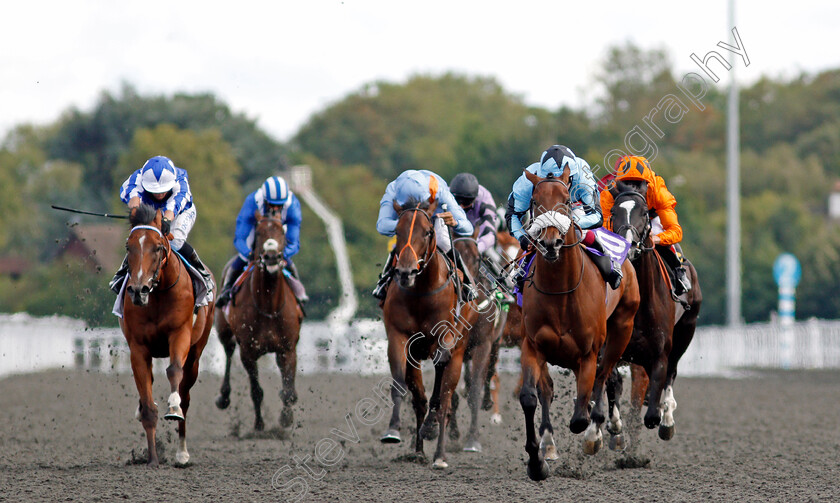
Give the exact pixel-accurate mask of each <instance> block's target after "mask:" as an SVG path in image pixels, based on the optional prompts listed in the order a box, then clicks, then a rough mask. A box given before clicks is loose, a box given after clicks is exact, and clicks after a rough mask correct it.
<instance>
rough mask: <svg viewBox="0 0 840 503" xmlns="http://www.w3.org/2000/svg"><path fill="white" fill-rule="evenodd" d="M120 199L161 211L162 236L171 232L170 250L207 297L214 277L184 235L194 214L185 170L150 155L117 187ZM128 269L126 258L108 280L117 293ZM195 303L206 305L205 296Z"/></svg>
mask: <svg viewBox="0 0 840 503" xmlns="http://www.w3.org/2000/svg"><path fill="white" fill-rule="evenodd" d="M120 199H122V202H124V203H126V205H128V208H129V209H133V208H137V207H138V206H140V204H147V205H150V206H152V207H153V208H155V209H158V210H161V211H163V218H162V220H161V231H162V232H163V234H164V235H166V234H169V233H170V232H171V233H172V241H170V244H171V245H172V249H173V250H175V251H177V252H178V253H180V254H181V256H182V257H184V258H185V259H186V260H187V261H188V262H189V263H190V265H192V266H193V267H194V268H195V269H196V271H198V273H199V274H200V275H201V277H202V279H203V280H204V283H205V286H206V287H207V292H208V296H207V298H208V299H209V298H210V292H211V291H212V290H213V287H214V285H213V279H212V277H211V276H210V273H209V271H208V270H207V267H206V266H205V265H204V263H203V262H202V261H201V259H200V258H199V257H198V253H196V251H195V249H194V248H193V247H192V246H191V245H190V244H189V243H187V236H188V235H189V233H190V230H192V227H193V225H194V224H195V219H196V216H197V213H196V209H195V205H194V204H193V198H192V193H191V192H190V183H189V179H188V177H187V172H186V170H183V169H181V168H179V167H176V166H175V164H174V163H173V162H172V161H171V160H170V159H169V158H168V157H164V156H162V155H159V156H155V157H152V158H151V159H149V160H148V161H146V162H145V164H143V167H142V168H140V169H138V170H137V171H135V172H134V173H132V174H131V176H129V177H128V179H127V180H126V181H125V182H123V184H122V187H121V188H120ZM127 272H128V260H127V257H126V260H123V264H122V266H121V267H120V269H119V270H118V271H117V273H116V274H115V275H114V279H112V280H111V283H110V287H111V290H113V291H114V292H116V293H119V291H120V288H121V286H122V283H123V279H124V278H125V275H126V273H127ZM196 304H197V305H205V304H206V302H205V300H204V299H196Z"/></svg>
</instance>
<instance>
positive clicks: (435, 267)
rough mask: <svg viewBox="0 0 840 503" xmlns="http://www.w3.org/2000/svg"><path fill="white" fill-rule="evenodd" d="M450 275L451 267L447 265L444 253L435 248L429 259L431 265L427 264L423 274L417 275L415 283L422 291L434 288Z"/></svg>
mask: <svg viewBox="0 0 840 503" xmlns="http://www.w3.org/2000/svg"><path fill="white" fill-rule="evenodd" d="M448 275H449V269H448V268H447V267H446V259H444V258H443V254H442V253H440V252H438V250H437V249H435V252H434V253H433V254H432V256H431V258H430V259H429V265H427V266H426V269H425V270H424V271H423V274H421V275H419V276H418V277H417V281H416V283H415V284H416V287H417V289H418V290H421V291H422V290H425V291H430V290H434V289H435V288H437V287H439V286H440V285H442V284H443V282H444V281H446V277H447V276H448Z"/></svg>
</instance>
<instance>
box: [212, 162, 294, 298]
mask: <svg viewBox="0 0 840 503" xmlns="http://www.w3.org/2000/svg"><path fill="white" fill-rule="evenodd" d="M271 209H279V210H280V215H281V219H282V221H283V229H284V231H285V233H286V247H285V248H283V259H284V260H285V261H286V268H287V269H288V270H289V272H290V273H291V274H292V276H291V277H288V276H287V280H288V282H289V286H290V287H291V288H292V291H293V292H294V294H295V297H297V299H298V300H299V301H300V302H301V303H303V302H306V301H308V300H309V297H308V296H307V295H306V290H305V289H304V287H303V283H301V281H300V276H298V272H297V267H295V264H294V262H292V257H293V256H294V255H295V254H297V252H298V251H299V250H300V223H301V209H300V201H299V200H298V198H297V196H296V195H294V194H293V193H292V191H291V190H290V189H289V186H288V184H287V183H286V180H284V179H283V178H282V177H279V176H271V177H268V179H266V181H265V182H263V184H262V186H261V187H260V188H259V189H257V190H255V191H254V192H251V193H250V194H248V197H246V198H245V202H244V203H243V204H242V209H241V210H239V215H238V216H237V217H236V232H235V234H234V238H233V246H234V247H235V248H236V251H237V252H238V253H237V255H236V257H234V258H233V260H232V261H231V263H230V267H229V268H228V273H227V276H225V278H224V284H223V286H222V292H221V293H220V294H219V298H218V299H217V300H216V306H217V307H223V306H224V305H225V304H227V303H228V301H230V299H231V297H232V294H233V288H232V286H233V283H234V282H235V281H236V278H238V277H239V275H240V274H242V271H243V270H245V266H246V265H248V260H249V259H250V258H252V253H253V250H252V248H253V246H254V229H255V228H256V226H257V217H256V212H257V211H259V212H260V214H262V215H266V214H268V213H269V210H271Z"/></svg>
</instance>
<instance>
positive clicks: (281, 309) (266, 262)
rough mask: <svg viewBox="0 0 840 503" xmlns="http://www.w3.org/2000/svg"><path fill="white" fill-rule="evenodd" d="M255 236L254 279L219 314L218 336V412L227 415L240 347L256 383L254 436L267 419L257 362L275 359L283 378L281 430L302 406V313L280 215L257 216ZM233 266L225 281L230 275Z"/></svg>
mask: <svg viewBox="0 0 840 503" xmlns="http://www.w3.org/2000/svg"><path fill="white" fill-rule="evenodd" d="M256 219H257V225H256V228H255V230H254V247H253V250H254V259H253V260H252V261H251V263H250V264H249V270H250V273H249V274H248V276H247V277H246V278H245V280H244V281H243V283H242V285H241V288H240V289H239V291H238V292H236V293H235V295H234V296H233V297H232V299H231V302H230V303H229V304H228V306H226V307H225V308H223V309H220V310H219V311H218V312H217V313H216V332H217V333H218V334H219V340H220V341H221V343H222V346H223V347H224V349H225V357H226V358H225V376H224V378H223V379H222V387H221V389H220V390H219V396H218V398H216V406H217V407H218V408H220V409H225V408H227V407H228V405H230V362H231V357H232V356H233V351H234V350H235V349H236V344H237V343H238V344H239V358H240V359H241V360H242V366H243V367H245V371H246V372H247V373H248V379H249V380H250V382H251V400H253V402H254V430H255V431H262V430H263V429H264V428H265V424H264V423H263V418H262V410H261V405H262V399H263V390H262V387H260V380H259V370H258V368H257V360H259V358H260V357H261V356H262V355H264V354H266V353H274V354H275V359H276V361H277V366H278V367H279V368H280V372H281V374H282V377H283V391H282V393H281V397H282V399H283V410H282V412H281V413H280V425H281V426H283V427H289V426H291V425H292V422H293V421H294V415H293V412H292V405H293V404H294V403H295V402H297V399H298V396H297V392H296V391H295V372H296V369H297V343H298V339H299V338H300V324H301V321H302V320H303V311H302V310H301V309H300V306H298V303H297V300H296V299H295V296H294V294H293V292H292V289H291V287H290V286H289V284H288V282H287V281H286V278H285V277H284V271H283V268H284V267H285V265H286V261H285V259H284V258H283V248H284V247H285V246H286V235H285V233H284V232H283V221H282V220H281V219H280V216H279V214H278V213H277V212H276V211H271V212H269V214H267V215H263V214H262V213H259V212H258V213H257V215H256ZM229 268H230V262H228V264H227V265H226V266H225V270H224V272H223V275H227V274H228V273H229V271H228V269H229Z"/></svg>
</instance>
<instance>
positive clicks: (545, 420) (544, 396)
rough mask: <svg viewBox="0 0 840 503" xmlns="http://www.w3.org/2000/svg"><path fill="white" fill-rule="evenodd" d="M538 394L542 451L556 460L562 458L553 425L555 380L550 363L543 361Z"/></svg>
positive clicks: (550, 459)
mask: <svg viewBox="0 0 840 503" xmlns="http://www.w3.org/2000/svg"><path fill="white" fill-rule="evenodd" d="M537 395H538V397H539V400H540V410H541V411H542V421H541V422H540V451H541V452H542V453H543V456H544V457H545V459H547V460H549V461H555V460H557V459H559V458H560V455H559V454H557V444H555V443H554V427H553V426H551V414H550V412H551V402H553V401H554V381H553V380H552V379H551V376H550V375H549V374H548V365H547V364H546V363H545V362H543V364H542V368H541V369H540V380H539V381H537Z"/></svg>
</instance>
